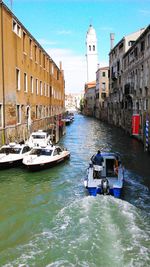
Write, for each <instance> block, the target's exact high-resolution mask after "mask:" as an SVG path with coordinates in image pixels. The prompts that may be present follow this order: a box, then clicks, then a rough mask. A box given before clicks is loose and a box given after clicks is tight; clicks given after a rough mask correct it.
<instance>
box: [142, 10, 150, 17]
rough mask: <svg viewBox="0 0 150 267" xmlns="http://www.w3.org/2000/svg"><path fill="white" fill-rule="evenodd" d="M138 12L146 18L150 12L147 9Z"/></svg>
mask: <svg viewBox="0 0 150 267" xmlns="http://www.w3.org/2000/svg"><path fill="white" fill-rule="evenodd" d="M139 12H140V13H141V14H143V15H145V16H148V15H150V10H147V9H141V10H139Z"/></svg>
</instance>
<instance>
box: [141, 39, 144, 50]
mask: <svg viewBox="0 0 150 267" xmlns="http://www.w3.org/2000/svg"><path fill="white" fill-rule="evenodd" d="M144 49H145V42H144V41H142V42H141V52H142V51H144Z"/></svg>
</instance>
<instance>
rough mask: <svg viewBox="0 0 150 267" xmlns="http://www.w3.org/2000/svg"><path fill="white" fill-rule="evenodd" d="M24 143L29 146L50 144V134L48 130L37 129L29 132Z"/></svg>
mask: <svg viewBox="0 0 150 267" xmlns="http://www.w3.org/2000/svg"><path fill="white" fill-rule="evenodd" d="M26 144H27V145H29V146H30V147H34V146H45V145H48V144H52V142H51V136H50V135H49V134H48V132H45V131H43V130H38V131H36V132H33V133H31V135H30V137H29V139H28V140H27V141H26Z"/></svg>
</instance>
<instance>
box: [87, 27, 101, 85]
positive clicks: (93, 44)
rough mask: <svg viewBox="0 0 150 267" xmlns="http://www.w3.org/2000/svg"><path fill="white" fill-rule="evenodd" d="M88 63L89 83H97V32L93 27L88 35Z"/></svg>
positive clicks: (89, 29)
mask: <svg viewBox="0 0 150 267" xmlns="http://www.w3.org/2000/svg"><path fill="white" fill-rule="evenodd" d="M86 63H87V82H92V81H95V80H96V71H97V64H98V53H97V38H96V31H95V29H94V28H93V26H92V25H90V26H89V28H88V31H87V34H86Z"/></svg>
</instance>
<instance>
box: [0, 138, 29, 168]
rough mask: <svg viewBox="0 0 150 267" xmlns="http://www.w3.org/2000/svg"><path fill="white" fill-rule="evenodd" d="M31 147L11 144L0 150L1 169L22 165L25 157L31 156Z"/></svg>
mask: <svg viewBox="0 0 150 267" xmlns="http://www.w3.org/2000/svg"><path fill="white" fill-rule="evenodd" d="M29 151H30V147H29V146H28V145H26V144H17V143H9V144H8V145H3V146H2V147H1V148H0V169H6V168H10V167H16V166H19V165H21V164H22V160H23V158H24V156H25V155H27V154H29Z"/></svg>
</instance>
